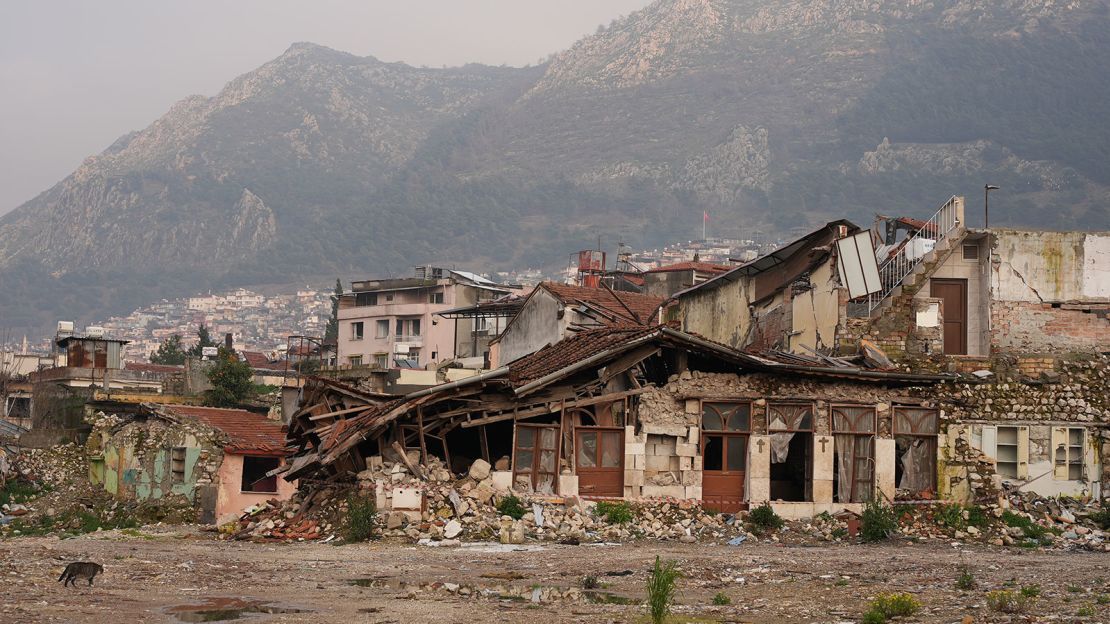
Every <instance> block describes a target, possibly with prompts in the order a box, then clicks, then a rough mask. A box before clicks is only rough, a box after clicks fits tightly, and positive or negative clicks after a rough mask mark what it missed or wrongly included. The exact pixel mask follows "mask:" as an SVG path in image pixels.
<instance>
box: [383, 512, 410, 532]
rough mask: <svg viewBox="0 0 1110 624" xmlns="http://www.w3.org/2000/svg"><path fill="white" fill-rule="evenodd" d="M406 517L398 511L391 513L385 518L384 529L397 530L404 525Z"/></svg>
mask: <svg viewBox="0 0 1110 624" xmlns="http://www.w3.org/2000/svg"><path fill="white" fill-rule="evenodd" d="M406 519H407V516H405V514H403V513H401V512H399V511H392V512H390V513H389V515H387V516H386V517H385V528H387V529H399V528H401V527H403V526H404V525H405V520H406Z"/></svg>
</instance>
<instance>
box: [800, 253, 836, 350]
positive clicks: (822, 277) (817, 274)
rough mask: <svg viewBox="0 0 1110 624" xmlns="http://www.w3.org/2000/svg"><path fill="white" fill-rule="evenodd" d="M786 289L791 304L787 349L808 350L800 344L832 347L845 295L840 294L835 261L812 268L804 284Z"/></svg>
mask: <svg viewBox="0 0 1110 624" xmlns="http://www.w3.org/2000/svg"><path fill="white" fill-rule="evenodd" d="M786 290H787V292H789V293H790V307H791V314H790V318H791V322H790V324H789V327H790V328H791V329H790V332H789V334H788V337H787V345H786V346H787V349H788V350H789V351H792V352H794V353H809V350H808V349H805V348H803V347H810V348H813V349H818V350H821V351H822V352H825V351H827V350H829V349H835V348H836V345H837V336H838V335H839V330H840V325H841V319H844V318H846V317H847V314H846V312H845V310H844V308H845V307H846V305H847V299H846V298H842V296H841V295H842V293H841V291H842V290H843V289H842V288H841V287H840V277H839V275H838V274H837V271H836V267H835V265H834V263H833V262H831V261H830V262H826V263H824V264H821V265H819V266H818V267H817V268H816V269H814V270H813V272H812V273H811V274H810V277H809V286H808V287H807V288H804V289H796V288H787V289H786Z"/></svg>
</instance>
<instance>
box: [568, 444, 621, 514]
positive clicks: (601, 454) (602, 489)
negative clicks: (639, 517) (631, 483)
mask: <svg viewBox="0 0 1110 624" xmlns="http://www.w3.org/2000/svg"><path fill="white" fill-rule="evenodd" d="M574 469H575V473H576V474H577V475H578V493H579V494H581V495H583V496H601V497H620V496H624V429H622V428H619V427H575V429H574Z"/></svg>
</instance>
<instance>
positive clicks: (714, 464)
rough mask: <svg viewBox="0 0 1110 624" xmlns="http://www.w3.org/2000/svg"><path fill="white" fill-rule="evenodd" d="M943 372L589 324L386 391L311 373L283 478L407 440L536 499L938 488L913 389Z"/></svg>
mask: <svg viewBox="0 0 1110 624" xmlns="http://www.w3.org/2000/svg"><path fill="white" fill-rule="evenodd" d="M945 379H946V376H945V375H937V374H924V375H923V374H912V373H904V372H898V371H881V370H873V369H870V368H866V367H865V366H863V365H861V364H859V363H853V362H850V361H848V360H838V361H821V360H816V359H815V360H808V361H804V362H803V361H801V359H800V358H799V359H796V361H793V362H784V361H775V360H772V359H769V358H766V357H759V356H756V355H751V354H746V353H742V352H740V351H736V350H734V349H731V348H729V347H727V346H725V345H721V344H718V343H713V342H711V341H708V340H705V339H702V338H700V337H697V336H694V335H691V334H687V333H685V332H681V331H678V330H675V329H673V328H670V327H666V326H660V325H652V326H628V325H618V326H607V327H599V328H594V329H589V330H583V331H581V332H579V333H578V334H576V335H573V336H570V337H568V338H566V339H563V340H561V341H559V342H557V343H555V344H553V345H551V346H548V347H545V348H543V349H541V350H539V351H537V352H536V353H533V354H531V355H528V356H525V357H524V358H521V359H519V360H517V361H515V362H513V363H511V364H509V365H507V366H504V367H501V368H499V369H496V370H493V371H489V372H487V373H485V374H482V375H478V376H475V377H471V378H468V379H464V380H461V381H458V382H454V383H450V384H444V385H441V386H437V387H434V388H430V389H427V390H422V391H419V392H414V393H412V394H409V395H407V396H405V397H401V398H395V399H391V400H382V397H380V396H365V395H360V393H359V392H358V391H356V390H354V389H352V388H350V387H345V386H342V385H341V384H337V383H336V382H333V381H328V380H323V379H314V380H310V381H309V383H308V385H307V387H306V389H305V400H304V401H303V403H302V407H301V409H300V410H298V412H297V413H296V414H294V415H293V419H292V421H291V423H290V430H289V435H290V441H291V442H292V444H293V445H295V449H294V450H293V455H292V457H291V458H289V461H288V469H287V471H286V472H285V476H286V478H299V479H302V480H303V481H305V482H308V481H318V480H323V481H335V480H348V481H349V480H353V479H354V478H355V476H356V475H357V474H358V473H360V472H362V471H364V470H367V469H368V468H371V467H373V466H375V465H380V463H381V462H382V461H383V460H385V461H391V462H410V461H411V459H410V458H409V455H410V453H412V452H413V451H415V452H416V453H415V455H416V457H417V458H419V459H422V460H423V461H427V460H428V459H429V458H431V457H433V456H434V457H437V458H439V459H441V460H443V462H444V463H445V464H446V465H447V466H449V467H450V468H451V470H452V471H453V472H455V473H461V472H465V471H466V470H467V468H468V467H469V466H470V464H471V463H472V462H473V461H474V460H476V459H482V460H484V461H486V462H488V463H490V464H492V465H493V467H494V471H493V473H492V475H493V482H494V483H495V484H498V485H499V486H500V487H502V488H503V489H512V490H515V491H517V492H524V493H530V494H536V495H541V496H563V497H566V496H580V497H583V498H586V499H605V498H625V499H633V500H635V499H678V500H694V501H701V502H702V504H703V505H704V506H705V507H707V508H710V509H716V510H719V511H736V510H739V509H742V508H746V507H747V506H748V505H750V504H753V503H755V504H758V503H759V502H762V501H774V505H775V506H776V509H777V510H779V511H780V513H782V514H784V515H786V516H788V517H806V516H812V515H814V514H817V513H820V512H822V511H830V512H831V511H839V510H842V509H857V510H858V508H859V507H860V506H861V504H862V503H864V502H866V501H868V500H870V499H871V498H872V497H873V496H875V495H876V493H881V495H882V496H885V497H886V498H888V499H894V498H895V496H896V490H897V489H898V488H899V487H901V488H903V489H904V490H905V497H907V498H915V499H916V498H921V497H928V498H934V497H935V496H937V489H938V485H941V484H938V483H937V481H936V478H935V474H936V462H935V460H936V439H937V435H938V434H939V432H940V421H941V418H942V410H941V409H940V408H939V407H938V405H937V403H936V402H935V401H934V400H933V398H932V397H931V394H932V393H931V391H929V390H928V388H929V387H931V386H933V385H935V384H937V383H940V382H942V381H944V380H945ZM900 447H901V448H902V452H901V455H899V452H898V449H899V448H900ZM413 463H416V462H413ZM414 469H415V470H414V472H416V473H418V474H419V472H420V469H419V466H414ZM388 494H389V493H388V492H383V496H384V498H383V499H382V500H381V501H379V502H380V503H383V506H385V507H389V506H390V502H389V501H388V498H389V496H388Z"/></svg>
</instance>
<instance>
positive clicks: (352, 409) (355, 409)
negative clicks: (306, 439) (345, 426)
mask: <svg viewBox="0 0 1110 624" xmlns="http://www.w3.org/2000/svg"><path fill="white" fill-rule="evenodd" d="M374 407H375V406H373V405H360V406H358V407H349V408H347V409H342V410H339V411H337V412H328V413H326V414H317V415H316V416H309V418H308V419H309V420H312V421H316V420H323V419H325V418H334V417H336V416H342V415H343V414H350V413H351V412H369V411H370V410H372V409H374Z"/></svg>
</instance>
